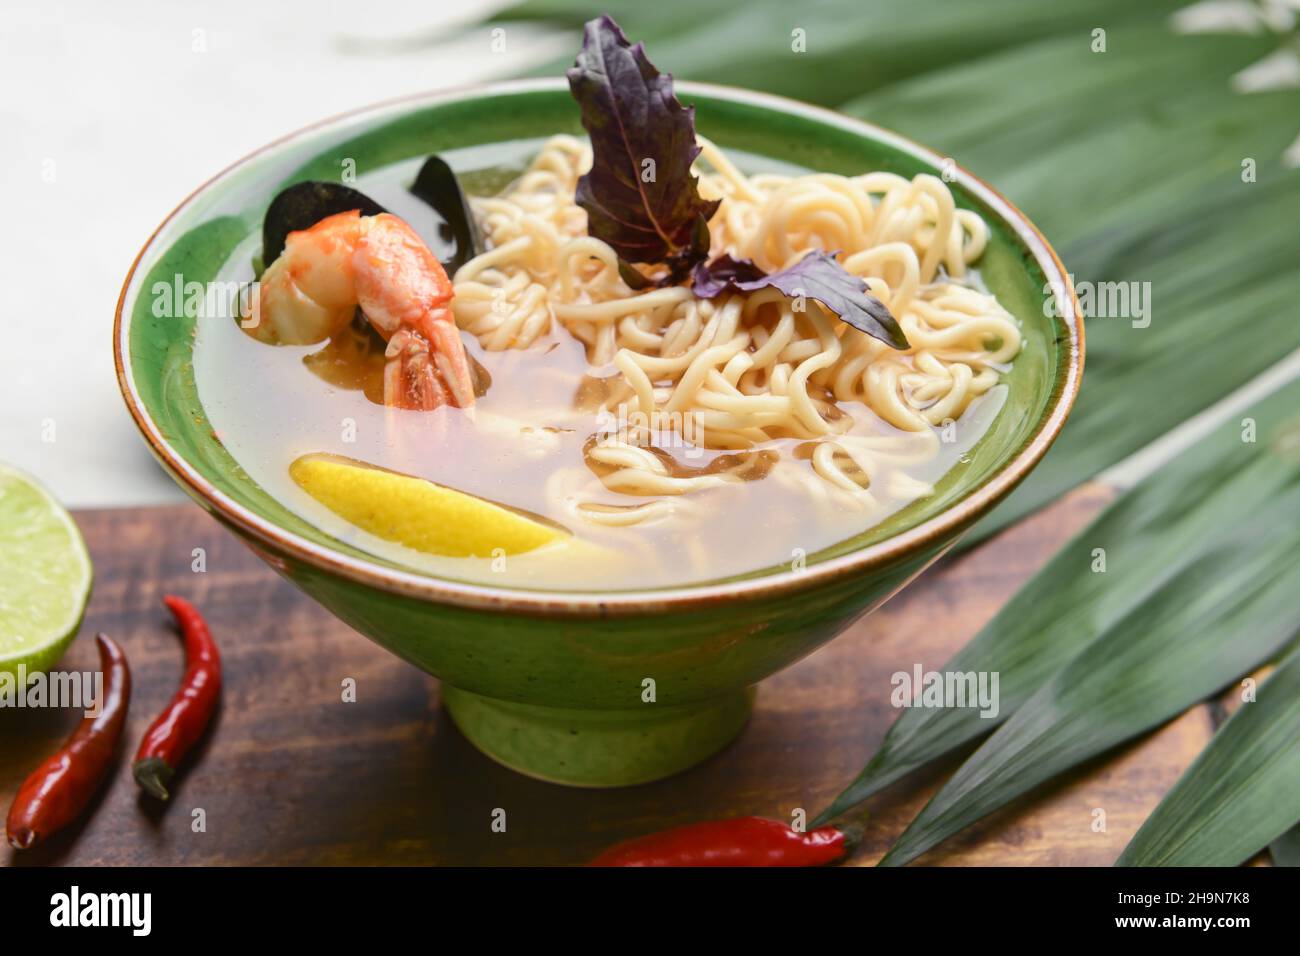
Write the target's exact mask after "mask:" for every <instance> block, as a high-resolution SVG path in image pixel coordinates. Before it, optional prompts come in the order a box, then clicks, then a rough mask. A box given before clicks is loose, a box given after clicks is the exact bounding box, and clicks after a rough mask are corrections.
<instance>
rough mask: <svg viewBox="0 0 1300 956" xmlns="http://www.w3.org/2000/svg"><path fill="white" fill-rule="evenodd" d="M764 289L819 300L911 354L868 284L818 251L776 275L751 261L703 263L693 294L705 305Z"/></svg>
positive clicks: (858, 326)
mask: <svg viewBox="0 0 1300 956" xmlns="http://www.w3.org/2000/svg"><path fill="white" fill-rule="evenodd" d="M765 286H772V287H773V288H775V289H778V290H780V291H781V292H783V293H785V294H786V295H788V296H790V297H791V298H797V297H799V296H803V297H805V298H809V299H816V300H817V301H818V302H820V303H821V304H822V305H824V306H826V308H828V309H830V310H831V311H832V312H834V313H835V314H836V315H838V316H839V317H840V318H841V319H843V320H844V321H845V322H847V323H848V324H849V325H851V326H853V327H854V328H855V329H858V330H860V331H862V332H865V333H867V335H870V336H871V337H872V338H875V339H879V340H880V341H882V342H884V343H885V344H886V345H889V346H891V347H893V348H896V349H905V348H908V343H907V336H905V335H904V334H903V330H902V329H901V328H899V327H898V322H897V321H896V320H895V319H894V316H893V315H892V314H891V313H890V311H889V309H888V308H887V307H886V306H885V303H883V302H881V301H880V300H879V299H877V298H876V297H875V296H874V295H871V294H870V293H869V292H867V284H866V282H865V281H864V280H862V279H860V278H859V277H858V276H855V275H853V274H852V273H850V272H849V271H848V270H847V269H845V268H844V267H843V266H842V265H840V264H839V262H838V261H836V259H835V256H834V255H833V254H830V253H825V252H822V251H821V250H813V251H812V252H810V253H808V255H806V256H804V257H803V258H802V259H800V260H799V261H798V262H796V263H795V264H794V265H792V266H790V267H789V268H787V269H782V270H781V271H780V272H774V273H772V274H771V275H766V274H764V272H763V270H762V269H760V268H759V267H758V266H756V265H754V263H753V262H751V261H750V260H748V259H733V258H732V257H731V256H730V255H722V256H719V257H718V258H716V259H714V260H713V261H712V262H710V263H708V264H707V265H706V264H705V263H703V262H701V263H700V264H699V265H697V266H696V267H695V271H694V273H693V288H694V291H695V294H696V295H697V296H699V297H700V298H701V299H712V298H714V297H716V296H718V295H720V294H722V293H723V292H725V291H726V290H727V289H736V290H737V291H740V292H757V291H758V290H759V289H762V288H763V287H765Z"/></svg>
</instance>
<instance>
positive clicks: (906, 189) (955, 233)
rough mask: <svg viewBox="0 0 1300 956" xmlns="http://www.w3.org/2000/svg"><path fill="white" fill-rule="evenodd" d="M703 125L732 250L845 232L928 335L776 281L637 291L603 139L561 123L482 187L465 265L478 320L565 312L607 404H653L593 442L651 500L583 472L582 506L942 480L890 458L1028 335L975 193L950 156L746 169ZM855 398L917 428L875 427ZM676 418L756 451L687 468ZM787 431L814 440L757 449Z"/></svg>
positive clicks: (872, 502)
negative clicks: (943, 162)
mask: <svg viewBox="0 0 1300 956" xmlns="http://www.w3.org/2000/svg"><path fill="white" fill-rule="evenodd" d="M700 144H701V146H702V153H701V157H700V162H699V163H698V164H697V167H698V168H697V172H698V173H699V175H700V193H701V195H703V196H704V197H706V198H723V199H724V200H725V201H724V202H723V203H722V205H721V207H720V210H719V212H718V213H717V214H716V215H715V216H714V217H713V220H712V221H711V222H710V224H709V225H710V231H711V239H712V246H711V249H712V254H713V255H720V254H722V253H723V252H728V253H730V254H731V255H732V256H734V257H737V258H742V257H743V258H749V259H752V260H753V261H754V263H755V264H756V265H757V266H758V267H760V268H761V269H763V270H764V271H766V272H769V273H771V272H775V271H777V270H779V269H783V268H785V267H788V266H790V265H793V264H794V263H796V262H798V261H799V260H800V259H802V258H803V256H804V255H805V254H807V253H808V252H809V251H810V250H814V249H823V250H839V251H841V252H842V253H843V255H842V258H841V262H842V264H843V265H844V267H845V268H846V269H847V270H848V271H849V272H851V273H853V274H854V275H858V276H861V277H862V278H863V279H865V280H866V281H867V283H868V287H869V290H870V292H871V294H872V295H874V296H875V297H876V298H878V299H880V300H881V301H882V302H883V303H884V304H885V305H886V306H887V307H888V308H889V309H890V311H891V312H892V313H893V314H894V316H895V317H896V318H897V320H898V322H899V325H900V326H901V328H902V329H903V331H904V333H905V334H906V336H907V339H908V342H909V343H910V348H908V349H907V350H906V351H898V350H895V349H893V348H890V347H889V346H888V345H886V344H884V343H883V342H880V341H878V340H877V339H875V338H872V337H871V336H869V335H867V334H866V333H864V332H861V331H859V330H857V329H855V328H853V327H851V326H849V325H847V324H846V323H844V322H842V321H841V320H840V319H839V318H838V317H837V316H835V315H834V314H833V313H831V312H829V311H827V310H826V309H824V308H823V307H822V306H821V305H820V303H818V302H816V301H813V300H811V299H809V300H806V301H804V300H797V299H796V300H792V299H790V298H787V297H786V296H784V295H783V294H781V293H780V292H778V291H777V290H775V289H773V288H770V287H769V288H765V289H763V290H761V291H759V292H754V293H749V294H740V293H736V292H731V293H725V294H723V295H722V296H719V297H718V298H715V299H712V300H708V299H700V298H697V297H696V296H695V295H694V294H693V293H692V291H691V289H690V288H688V287H683V286H673V287H668V288H661V289H652V290H650V291H641V292H638V291H634V290H633V289H631V288H630V287H629V286H628V285H627V284H626V283H625V282H624V280H623V278H622V277H621V276H620V273H619V263H618V258H617V256H616V254H615V252H614V250H613V249H611V248H610V247H609V246H608V245H606V244H605V243H603V242H601V241H600V240H598V239H595V238H593V237H590V236H588V235H587V220H586V213H585V212H584V211H583V210H582V209H581V208H580V207H579V206H577V205H576V203H575V201H574V192H575V189H576V186H577V181H578V177H579V176H580V175H581V174H582V173H583V172H584V171H585V170H586V169H587V168H588V167H589V166H590V163H591V150H590V147H589V146H588V145H587V143H586V142H585V141H583V140H579V139H576V138H574V137H570V136H557V137H554V138H552V139H551V140H549V141H548V142H547V143H546V144H545V146H544V147H543V149H542V150H541V152H540V153H539V154H538V155H537V157H536V158H535V159H534V161H533V163H532V164H531V166H529V168H528V169H527V171H526V172H525V173H524V174H523V175H522V176H521V177H520V178H519V179H518V180H517V181H516V182H515V183H514V184H513V185H512V186H511V187H510V188H509V189H508V190H507V191H506V192H505V193H504V194H502V195H500V196H496V197H493V198H480V199H475V200H474V208H475V212H476V214H477V216H478V219H479V221H480V223H481V224H482V226H483V229H484V232H485V234H486V236H487V239H488V242H489V246H490V248H489V251H487V252H484V253H483V254H481V255H479V256H477V257H476V258H474V259H472V260H470V261H469V262H468V263H466V264H465V265H464V266H462V267H461V269H460V270H459V271H458V272H457V273H456V275H455V277H454V280H455V292H456V295H455V299H454V303H453V305H454V309H455V315H456V320H457V323H458V324H459V325H460V327H461V328H462V329H464V330H466V331H468V332H469V333H471V334H472V335H474V336H476V337H477V338H478V340H479V343H480V344H481V345H482V346H483V348H484V349H487V350H489V351H499V350H504V349H524V348H528V347H529V346H530V345H532V344H534V343H535V342H537V341H538V340H539V339H540V338H542V337H543V336H545V335H547V334H548V333H549V332H550V331H551V330H552V329H553V328H557V327H558V328H560V329H563V330H564V331H565V332H567V333H568V334H569V335H572V336H573V337H575V338H576V339H578V340H579V341H581V342H582V343H583V344H584V346H585V347H586V351H587V359H588V362H589V364H590V366H591V370H590V374H591V376H593V377H595V378H596V379H597V380H598V381H600V382H601V383H603V386H604V394H603V396H600V397H599V401H598V408H597V409H595V410H596V411H598V412H601V413H604V414H605V415H606V417H607V418H608V417H610V416H612V414H613V413H614V412H615V411H616V410H618V411H619V412H620V418H626V417H627V413H628V412H636V413H638V417H639V423H638V424H636V425H634V426H633V427H631V428H622V429H619V430H618V431H617V432H616V433H612V434H603V435H600V436H598V438H599V440H596V441H593V442H590V443H588V445H587V447H586V450H585V452H584V457H585V461H586V465H587V468H588V470H589V471H590V472H591V473H592V474H593V475H595V477H596V478H598V479H599V481H600V483H601V484H602V485H603V486H604V488H605V489H606V490H607V491H610V492H614V493H617V494H621V495H633V496H643V497H649V498H651V499H652V500H651V501H648V502H639V503H636V504H631V505H628V506H614V505H610V504H608V503H594V502H592V501H589V500H585V499H583V498H582V497H581V495H580V494H579V493H576V492H575V493H574V494H573V495H571V496H569V497H570V498H571V499H572V502H573V504H572V509H571V510H572V511H573V512H574V513H575V514H577V515H579V516H580V517H582V518H583V519H584V520H587V521H590V522H593V523H596V524H603V525H610V526H617V525H626V524H634V523H637V522H640V521H643V520H659V519H662V518H663V517H665V516H666V515H670V514H672V513H674V508H673V507H672V506H669V505H668V504H667V503H666V499H667V498H669V497H680V496H682V495H686V494H689V493H691V492H694V491H698V490H701V489H706V488H715V487H720V486H724V485H727V484H730V483H733V482H736V481H743V480H750V479H752V478H753V477H754V476H755V475H754V474H753V472H756V471H757V472H761V474H759V475H758V476H759V477H761V476H762V475H764V474H767V472H768V470H771V471H772V472H773V474H774V475H775V476H776V477H777V479H778V480H780V481H783V482H786V483H788V484H790V485H791V486H792V487H797V488H798V489H800V491H801V493H803V494H806V495H807V496H809V498H811V499H813V500H816V501H818V502H823V503H825V505H826V506H827V507H834V508H844V507H851V508H856V509H866V510H873V509H875V508H877V507H879V501H878V497H879V494H884V495H885V496H886V497H894V498H896V497H899V496H909V497H916V496H919V495H921V494H925V493H927V491H928V485H926V484H925V483H923V482H920V481H918V480H917V479H915V478H911V477H909V476H908V475H906V474H904V473H902V472H893V473H891V474H890V475H889V477H888V487H884V488H881V487H873V478H875V477H876V476H877V475H879V474H880V473H881V469H882V466H884V465H886V464H889V465H895V466H896V465H905V464H908V463H918V462H924V461H927V460H929V459H931V458H933V457H934V456H935V455H936V454H937V453H938V446H939V441H940V439H939V436H938V432H937V430H936V427H937V426H943V425H945V424H946V423H948V422H952V421H955V420H956V419H958V418H959V417H960V416H961V415H962V414H963V412H965V411H966V409H967V407H968V406H969V405H970V404H971V402H972V401H973V400H974V399H976V398H978V397H979V396H981V395H983V394H985V393H986V392H988V391H989V389H991V388H992V387H993V386H994V385H996V384H997V382H998V380H999V375H1000V372H1001V371H1002V370H1003V369H1004V368H1005V366H1006V364H1007V363H1008V362H1010V361H1011V360H1012V359H1013V358H1014V357H1015V355H1016V354H1017V352H1018V351H1019V349H1020V331H1019V328H1018V326H1017V324H1016V322H1015V321H1014V319H1013V318H1012V317H1011V316H1010V315H1009V314H1008V313H1007V312H1006V310H1005V309H1003V308H1002V307H1001V306H1000V305H999V304H998V302H997V300H996V299H995V298H994V297H993V296H991V295H988V294H986V293H984V292H982V291H980V290H979V289H977V288H975V287H974V286H973V285H972V284H971V283H970V282H969V281H968V267H969V266H970V265H971V264H972V263H974V262H975V261H976V260H977V259H978V258H979V257H980V255H981V254H982V253H983V251H984V248H985V245H986V243H987V240H988V229H987V227H986V225H985V224H984V222H983V220H982V219H980V217H979V216H978V215H976V214H975V213H973V212H970V211H968V210H962V209H957V208H956V206H955V204H954V202H953V197H952V193H951V192H950V191H949V189H948V187H947V186H946V185H945V184H944V183H943V182H942V181H941V180H940V179H938V178H936V177H934V176H929V175H919V176H917V177H915V178H914V179H911V180H908V179H905V178H903V177H901V176H897V175H895V174H893V173H884V172H875V173H867V174H866V175H862V176H856V177H845V176H837V175H830V174H812V175H805V176H796V177H790V176H780V175H771V174H764V175H756V176H746V175H744V174H743V173H742V172H740V170H739V169H737V168H736V166H735V165H734V164H733V163H732V162H731V161H730V159H728V158H727V156H726V155H725V154H724V153H723V152H722V151H721V150H720V149H718V148H717V147H716V146H714V145H713V144H712V143H709V142H708V141H706V140H704V139H702V138H701V139H700ZM603 376H608V377H603ZM850 406H863V407H865V408H866V409H868V410H869V411H870V412H871V413H873V414H874V416H876V417H877V418H878V419H880V420H881V421H883V422H885V423H887V424H888V425H889V426H892V427H893V429H896V430H898V433H897V434H881V433H880V430H879V429H876V430H874V431H872V430H867V431H868V433H864V430H863V429H861V428H859V427H858V425H859V417H855V415H853V414H851V413H849V412H848V411H847V408H848V407H850ZM665 435H668V436H669V437H675V438H676V439H681V440H684V441H683V444H685V445H688V446H690V445H693V446H698V447H703V448H707V449H713V450H725V451H729V452H734V453H737V454H732V455H729V456H726V457H727V458H728V459H729V462H728V463H727V466H726V467H717V468H708V469H683V468H678V467H675V466H674V463H673V459H671V458H670V457H669V456H667V455H666V453H664V452H663V451H662V441H663V437H664V436H665ZM777 439H799V440H802V441H803V442H804V443H805V444H806V446H807V447H806V449H805V450H806V454H805V455H801V456H800V460H789V459H788V458H786V459H782V460H781V461H780V463H779V464H778V465H777V466H776V467H775V468H771V467H770V462H769V464H765V465H763V466H762V467H761V468H757V469H756V468H755V467H754V465H753V462H754V459H753V456H754V455H755V454H759V453H762V450H763V446H764V443H770V442H773V441H775V440H777ZM656 441H659V442H660V443H661V444H660V446H659V447H655V443H656ZM767 454H771V455H775V453H774V452H767ZM568 484H571V483H570V482H568V481H567V480H566V485H568Z"/></svg>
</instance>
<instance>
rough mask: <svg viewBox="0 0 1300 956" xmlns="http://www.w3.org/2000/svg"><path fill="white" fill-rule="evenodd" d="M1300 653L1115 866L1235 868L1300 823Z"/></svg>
mask: <svg viewBox="0 0 1300 956" xmlns="http://www.w3.org/2000/svg"><path fill="white" fill-rule="evenodd" d="M1297 741H1300V651H1297V652H1296V653H1293V654H1291V655H1290V656H1289V657H1288V658H1287V659H1286V660H1285V661H1283V663H1282V664H1281V665H1280V666H1279V667H1278V669H1277V670H1276V671H1275V672H1274V673H1273V675H1272V676H1271V677H1269V678H1268V679H1267V680H1265V681H1264V682H1263V683H1262V684H1261V685H1260V687H1259V691H1258V697H1257V699H1256V700H1255V701H1253V702H1247V703H1243V704H1242V705H1241V707H1240V708H1239V709H1238V710H1237V712H1236V713H1235V714H1233V715H1232V716H1231V717H1230V718H1228V721H1227V722H1226V723H1225V724H1224V725H1223V726H1222V727H1221V728H1220V729H1219V731H1218V733H1216V734H1215V735H1214V739H1213V740H1211V741H1210V744H1209V746H1208V747H1206V748H1205V750H1204V751H1203V752H1202V753H1201V755H1200V756H1199V757H1197V758H1196V762H1195V763H1193V764H1192V765H1191V766H1190V767H1189V768H1188V769H1187V772H1186V773H1184V774H1183V775H1182V777H1181V778H1179V780H1178V782H1177V783H1176V784H1174V787H1173V789H1172V790H1170V791H1169V792H1168V793H1167V794H1165V798H1164V799H1163V800H1161V801H1160V804H1159V806H1157V807H1156V808H1155V810H1154V811H1153V812H1152V814H1151V816H1149V817H1147V820H1146V822H1145V823H1143V824H1142V828H1141V829H1140V830H1138V832H1137V834H1136V835H1135V836H1134V837H1133V839H1132V841H1131V842H1130V843H1129V845H1128V846H1127V847H1125V848H1124V852H1123V853H1122V854H1120V858H1119V860H1118V861H1116V864H1115V865H1116V866H1236V865H1237V864H1239V863H1243V862H1245V861H1246V860H1248V859H1250V858H1251V857H1252V856H1254V855H1255V854H1256V853H1258V852H1259V851H1260V850H1262V849H1263V848H1264V847H1265V846H1267V845H1268V843H1269V841H1270V840H1273V839H1276V838H1279V837H1281V836H1282V835H1283V834H1284V833H1285V832H1286V831H1287V829H1288V828H1289V827H1291V826H1294V825H1295V824H1296V823H1297V822H1300V746H1297Z"/></svg>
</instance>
